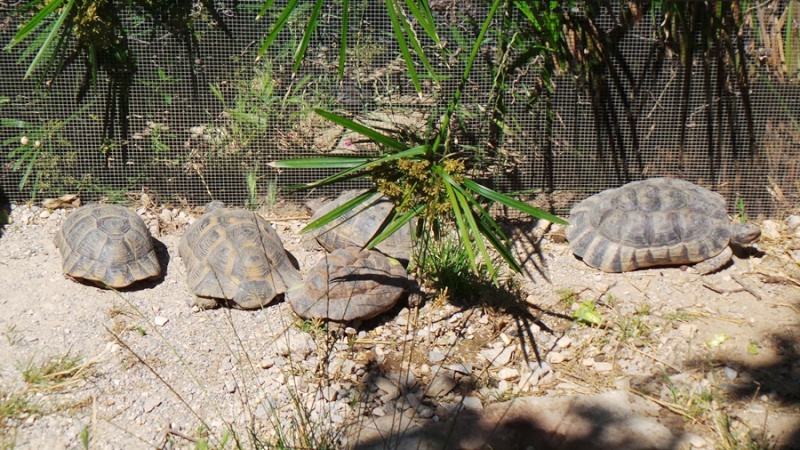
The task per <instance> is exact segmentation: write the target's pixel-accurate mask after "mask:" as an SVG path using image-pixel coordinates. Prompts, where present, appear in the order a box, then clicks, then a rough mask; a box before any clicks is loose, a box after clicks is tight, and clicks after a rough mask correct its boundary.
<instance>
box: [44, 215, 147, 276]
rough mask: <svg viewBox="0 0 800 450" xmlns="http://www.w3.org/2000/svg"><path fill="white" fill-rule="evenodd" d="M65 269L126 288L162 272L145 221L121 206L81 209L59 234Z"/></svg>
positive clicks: (57, 240)
mask: <svg viewBox="0 0 800 450" xmlns="http://www.w3.org/2000/svg"><path fill="white" fill-rule="evenodd" d="M54 242H55V245H56V247H57V248H58V250H59V251H60V252H61V257H62V260H63V265H62V268H63V271H64V273H66V274H67V275H70V276H72V277H74V278H83V279H85V280H90V281H95V282H99V283H102V284H105V285H107V286H110V287H112V288H117V289H118V288H123V287H126V286H129V285H131V284H132V283H134V282H135V281H139V280H146V279H149V278H154V277H157V276H158V275H160V274H161V265H160V264H159V262H158V258H157V257H156V253H155V251H154V250H153V240H152V237H151V236H150V232H149V231H148V230H147V226H146V225H145V224H144V221H143V220H142V219H141V218H140V217H139V216H138V215H136V213H134V212H133V211H131V210H130V209H128V208H125V207H124V206H119V205H87V206H84V207H82V208H78V209H77V210H76V211H75V212H73V213H72V214H70V215H69V217H67V219H66V220H65V221H64V225H63V226H62V227H61V229H60V230H59V231H58V232H57V233H56V236H55V239H54Z"/></svg>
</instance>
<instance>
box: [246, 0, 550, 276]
mask: <svg viewBox="0 0 800 450" xmlns="http://www.w3.org/2000/svg"><path fill="white" fill-rule="evenodd" d="M271 3H272V2H267V5H265V9H264V10H263V11H266V8H268V6H269V5H270V4H271ZM293 3H296V2H290V3H289V5H287V6H286V8H285V9H284V12H283V13H282V14H281V16H280V17H284V15H287V14H288V11H289V8H290V7H292V6H293ZM321 3H322V1H321V0H320V1H318V2H317V3H316V6H317V7H321ZM346 3H347V2H345V5H344V6H345V7H346ZM502 4H503V2H502V1H500V0H495V1H494V2H492V4H491V6H490V8H489V11H488V13H487V15H486V18H485V20H484V21H483V23H482V24H481V27H480V29H479V31H478V33H477V37H476V38H475V40H474V42H472V47H471V49H470V52H469V55H468V56H467V58H466V60H465V64H464V70H463V73H462V75H461V77H460V79H459V83H458V85H457V87H456V89H455V90H454V91H453V92H452V95H451V96H450V97H449V98H447V99H446V102H445V104H446V105H447V107H446V109H445V110H444V111H443V113H442V114H441V115H440V116H439V117H438V119H434V120H431V121H429V124H428V126H427V129H426V130H425V136H422V137H421V139H419V141H417V140H408V141H404V140H398V139H395V138H394V137H392V136H390V135H389V134H387V133H385V132H382V131H380V130H378V129H376V128H373V127H369V126H365V125H362V124H359V123H357V122H355V121H352V120H350V119H347V118H345V117H342V116H340V115H337V114H334V113H332V112H330V111H324V110H321V109H316V110H315V112H316V113H317V114H319V115H320V116H322V117H323V118H325V119H327V120H329V121H331V122H333V123H335V124H337V125H339V126H341V127H344V128H346V129H348V130H351V131H354V132H357V133H360V134H362V135H363V136H366V137H367V138H369V139H370V140H372V141H373V142H375V143H376V144H377V145H378V146H379V148H380V153H379V154H378V155H376V156H366V157H364V156H336V157H320V158H308V159H292V160H281V161H274V162H272V163H271V165H272V166H273V167H277V168H293V169H320V168H328V169H330V168H336V169H340V171H339V172H338V173H336V174H334V175H332V176H329V177H327V178H324V179H322V180H319V181H316V182H312V183H307V184H304V185H302V186H296V188H299V189H309V188H315V187H320V186H325V185H328V184H332V183H335V182H340V181H346V180H352V179H356V178H369V179H370V180H371V181H372V185H373V187H372V188H371V189H369V190H368V191H367V192H365V193H363V194H362V195H359V196H357V197H355V198H354V199H352V200H350V201H348V202H345V203H344V204H342V205H341V206H339V207H338V208H335V209H334V210H333V211H331V212H329V213H328V214H325V215H323V216H322V217H320V218H319V219H317V220H315V221H313V222H312V223H310V224H308V226H306V227H305V228H304V229H303V232H309V231H312V230H316V229H319V228H321V227H323V226H325V225H327V224H329V223H330V222H332V221H333V220H335V219H336V218H338V217H340V216H342V215H344V214H347V213H349V212H351V211H352V210H354V209H355V208H358V207H360V206H363V204H364V203H365V202H368V201H370V199H371V198H372V197H373V194H374V193H376V192H378V191H380V192H381V193H383V194H384V195H386V196H387V197H389V198H390V199H391V200H392V201H393V202H394V205H395V209H394V213H393V215H392V217H391V219H390V220H388V221H387V223H386V224H385V226H384V227H383V228H382V229H381V230H379V232H378V233H377V234H376V236H374V237H373V239H372V240H371V241H370V243H369V244H368V245H367V247H369V248H371V247H374V246H375V245H377V244H378V243H380V242H381V241H382V240H384V239H386V238H387V237H388V236H389V235H391V234H392V233H394V232H395V231H396V230H398V229H400V228H401V227H402V226H404V225H405V224H407V223H409V222H411V221H412V220H416V223H417V235H418V236H420V235H422V234H423V233H433V234H438V233H439V232H440V231H441V230H442V229H443V228H446V227H448V226H453V227H454V228H455V229H456V230H457V232H458V235H459V237H460V240H461V242H462V243H463V246H464V250H465V252H466V254H467V255H468V259H469V262H470V264H471V267H472V269H473V271H475V272H476V273H478V272H479V270H480V269H479V267H480V266H481V264H484V265H485V267H486V268H487V269H488V271H489V273H490V275H491V277H492V279H494V280H495V282H497V275H498V271H497V267H495V264H494V261H495V259H494V258H493V257H492V254H491V253H490V251H489V249H490V248H493V249H494V250H495V251H496V252H497V254H498V255H499V256H500V258H501V259H502V260H503V261H504V262H505V263H506V264H507V265H508V266H509V267H510V268H512V269H513V270H515V271H519V270H521V267H520V264H519V263H518V262H517V260H516V259H515V257H514V255H513V254H512V252H511V250H510V242H509V239H508V237H507V236H506V235H505V233H504V232H503V231H502V229H501V228H500V226H499V225H498V224H497V222H496V221H495V220H494V219H493V218H492V216H491V215H490V214H489V206H490V205H491V204H492V203H500V204H503V205H505V206H508V207H510V208H513V209H516V210H519V211H521V212H523V213H525V214H528V215H531V216H534V217H538V218H541V219H545V220H549V221H552V222H557V223H565V222H564V221H563V220H561V219H559V218H558V217H556V216H553V215H551V214H549V213H546V212H544V211H541V210H539V209H537V208H534V207H532V206H530V205H528V204H526V203H523V202H521V201H519V200H517V199H514V198H512V197H510V196H508V195H504V194H502V193H499V192H496V191H494V190H492V189H490V188H488V187H486V186H484V185H482V184H480V183H478V182H476V181H474V180H473V179H472V176H473V174H471V173H470V164H471V163H472V162H473V160H472V158H471V156H474V155H470V154H469V153H468V152H465V151H463V150H464V149H460V148H458V147H457V144H456V143H455V141H454V140H453V139H452V134H451V133H452V129H451V122H453V121H454V120H457V119H458V117H457V114H456V113H457V111H458V110H459V108H460V106H461V96H462V93H463V92H464V88H465V85H466V83H467V81H468V79H469V78H470V76H471V74H472V69H473V66H474V64H475V62H476V60H477V58H478V55H479V52H480V50H481V48H483V46H484V45H485V44H486V36H487V33H488V32H489V30H490V28H491V25H492V23H493V20H494V17H495V14H496V13H497V12H498V10H499V8H500V6H501V5H502ZM403 6H405V9H403V8H402V7H403ZM386 10H387V14H388V16H389V18H390V19H391V23H392V28H393V31H394V37H395V39H396V41H397V43H398V47H399V48H400V52H401V54H402V56H403V58H404V59H405V60H406V63H407V67H408V68H409V72H408V73H409V77H410V78H411V80H412V82H413V84H414V86H415V88H416V89H417V91H418V92H421V83H420V76H419V74H418V73H417V71H416V69H415V61H416V60H419V61H420V63H421V64H422V66H423V67H424V68H425V70H426V75H427V76H428V77H429V78H430V79H431V80H433V82H434V83H439V82H440V81H442V80H443V79H444V76H442V75H439V74H438V73H436V71H435V70H434V69H433V67H432V65H431V64H430V62H429V61H428V58H427V57H425V51H424V49H423V48H422V45H421V44H420V41H419V39H418V38H417V34H416V32H415V30H414V29H413V25H412V21H411V19H410V18H411V17H413V18H414V19H415V21H416V23H417V24H418V25H419V27H420V28H421V29H422V30H423V31H424V33H425V35H426V36H427V37H428V38H430V40H431V41H432V42H434V43H438V42H440V39H439V37H438V32H437V30H436V25H437V22H436V21H435V20H434V18H433V15H432V14H431V11H430V9H428V8H427V2H411V1H406V2H405V4H404V5H401V2H399V1H398V0H388V1H387V2H386ZM315 20H316V15H315V14H313V13H312V15H311V19H310V23H309V26H308V27H307V34H308V33H312V32H313V30H314V29H315V28H316V23H315ZM281 26H282V25H281V21H280V20H278V21H277V22H276V24H275V26H274V27H273V30H272V31H271V33H270V34H269V36H268V38H267V40H266V42H265V44H264V46H263V47H262V52H264V51H266V49H267V48H268V47H269V45H270V44H271V42H272V41H273V40H274V39H275V36H277V33H279V32H280V30H281ZM343 28H344V29H343V33H345V34H346V21H343ZM306 41H307V36H304V38H303V41H302V42H301V43H300V45H299V46H298V47H297V51H296V54H295V56H296V60H295V61H296V63H295V65H297V64H298V63H297V61H299V59H297V58H302V55H303V54H304V52H305V48H306V47H305V46H306V45H307V42H306ZM411 49H413V50H414V54H413V55H412V53H411ZM342 64H343V62H342V61H341V60H340V68H341V67H342ZM420 142H421V143H420Z"/></svg>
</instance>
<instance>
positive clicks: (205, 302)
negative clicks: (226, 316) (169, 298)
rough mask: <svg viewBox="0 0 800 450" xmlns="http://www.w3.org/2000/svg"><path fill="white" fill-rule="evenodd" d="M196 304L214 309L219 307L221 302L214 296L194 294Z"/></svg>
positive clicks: (202, 307)
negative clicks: (207, 296)
mask: <svg viewBox="0 0 800 450" xmlns="http://www.w3.org/2000/svg"><path fill="white" fill-rule="evenodd" d="M194 304H195V305H197V306H198V307H199V308H201V309H213V308H217V307H219V302H217V301H216V300H214V299H213V298H206V297H198V296H197V295H195V296H194Z"/></svg>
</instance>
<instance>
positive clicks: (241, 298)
mask: <svg viewBox="0 0 800 450" xmlns="http://www.w3.org/2000/svg"><path fill="white" fill-rule="evenodd" d="M178 252H179V253H180V256H181V259H183V263H184V265H185V267H186V282H187V284H188V285H189V289H190V290H191V291H192V292H193V293H194V294H195V295H196V296H198V297H200V298H199V299H198V300H199V301H198V304H199V305H200V306H202V307H213V306H216V305H217V301H216V300H211V299H221V300H224V301H232V302H233V303H232V306H234V307H238V308H242V309H255V308H260V307H263V306H266V305H268V304H269V303H270V302H271V301H272V300H273V299H274V298H275V296H277V295H278V294H282V293H284V292H286V291H287V290H288V289H289V288H290V287H292V286H294V285H297V284H300V283H302V281H303V280H302V277H301V276H300V273H299V272H298V271H297V269H295V267H294V266H293V265H292V263H291V261H290V259H289V255H288V253H287V252H286V250H285V249H284V247H283V243H282V242H281V239H280V237H279V236H278V233H276V232H275V230H274V229H273V228H272V227H271V226H270V225H269V223H267V221H266V220H264V219H263V218H261V216H259V215H258V214H256V213H253V212H250V211H245V210H236V209H225V208H216V209H213V210H210V211H207V212H206V213H205V214H203V215H202V216H201V217H200V218H198V219H197V221H195V222H194V223H193V224H191V225H190V226H189V227H188V228H187V229H186V233H184V235H183V236H182V237H181V243H180V246H179V248H178ZM204 299H209V300H204Z"/></svg>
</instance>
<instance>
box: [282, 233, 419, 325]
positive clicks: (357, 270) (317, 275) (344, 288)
mask: <svg viewBox="0 0 800 450" xmlns="http://www.w3.org/2000/svg"><path fill="white" fill-rule="evenodd" d="M407 285H408V274H407V273H406V270H405V268H403V266H402V265H401V264H400V262H399V261H397V260H396V259H393V258H389V257H387V256H385V255H383V254H382V253H380V252H377V251H374V250H361V249H359V248H358V247H348V248H345V249H337V250H334V251H333V252H332V253H331V254H329V255H325V256H323V257H322V259H320V260H319V262H318V263H317V264H316V265H315V266H314V267H313V268H312V269H311V270H310V271H309V272H308V274H307V276H306V280H305V283H303V284H302V285H301V286H299V287H298V288H297V289H292V290H290V291H289V293H287V294H286V295H287V300H288V302H289V304H291V306H292V308H293V309H294V311H295V313H297V315H298V316H300V317H303V318H306V319H327V320H332V321H337V322H349V321H353V320H359V319H362V320H364V319H370V318H373V317H375V316H377V315H380V314H382V313H384V312H386V311H388V310H390V309H391V308H392V307H393V306H394V305H395V304H396V303H397V301H398V300H399V299H400V298H401V297H402V295H403V292H404V290H405V288H406V286H407Z"/></svg>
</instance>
